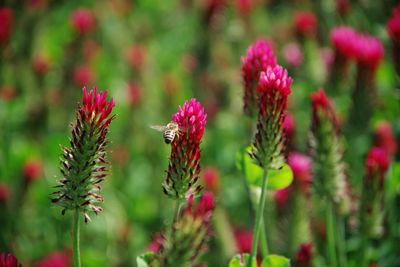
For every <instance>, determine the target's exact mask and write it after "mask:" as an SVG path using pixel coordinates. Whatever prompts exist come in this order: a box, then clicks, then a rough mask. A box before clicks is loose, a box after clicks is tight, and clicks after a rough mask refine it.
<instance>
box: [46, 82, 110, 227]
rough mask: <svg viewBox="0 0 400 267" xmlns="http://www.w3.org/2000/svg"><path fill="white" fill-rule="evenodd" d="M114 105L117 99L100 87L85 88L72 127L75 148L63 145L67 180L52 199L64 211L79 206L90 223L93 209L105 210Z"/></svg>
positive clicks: (62, 169) (63, 166) (63, 170)
mask: <svg viewBox="0 0 400 267" xmlns="http://www.w3.org/2000/svg"><path fill="white" fill-rule="evenodd" d="M114 106H115V103H114V100H111V101H107V92H97V89H96V88H94V89H93V90H90V91H89V92H87V91H86V88H83V97H82V104H81V105H79V107H78V111H77V113H76V121H75V124H74V125H73V126H72V138H71V140H70V145H71V147H69V148H67V147H64V148H63V157H62V159H61V169H60V170H61V173H62V175H63V179H61V180H60V181H59V185H58V186H57V188H58V189H59V190H58V191H56V192H54V193H53V195H55V197H54V198H53V199H52V201H53V203H56V204H58V205H60V206H61V207H62V208H63V211H62V213H63V214H64V212H65V211H66V210H72V209H79V210H80V211H82V212H83V213H84V216H85V221H86V222H88V221H89V220H90V218H89V215H88V214H87V212H88V211H89V210H92V211H93V212H95V213H96V214H98V213H99V212H100V211H101V208H100V207H98V206H97V203H98V202H101V201H103V197H102V196H101V195H99V194H98V192H99V191H100V189H101V187H100V183H101V182H102V181H103V180H104V179H105V177H106V176H107V172H108V161H107V160H106V146H107V143H108V141H107V139H106V137H107V133H108V127H109V125H110V123H111V121H112V120H113V119H114V116H111V111H112V109H113V108H114Z"/></svg>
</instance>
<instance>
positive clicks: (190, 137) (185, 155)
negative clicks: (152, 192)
mask: <svg viewBox="0 0 400 267" xmlns="http://www.w3.org/2000/svg"><path fill="white" fill-rule="evenodd" d="M206 119H207V115H206V114H205V113H204V109H203V107H202V106H201V105H200V103H199V102H197V101H196V100H195V99H191V100H190V101H189V102H185V104H184V105H183V108H181V107H179V108H178V112H177V113H175V114H174V115H173V116H172V121H173V122H174V123H176V124H177V125H178V128H179V132H178V134H177V136H176V137H175V138H174V139H173V141H172V143H171V156H170V161H169V166H168V170H167V176H166V178H165V181H164V183H163V188H164V192H165V193H166V194H167V195H168V196H171V197H174V198H178V199H184V198H185V197H186V196H187V195H188V193H193V192H191V191H192V190H193V191H194V193H196V192H199V191H200V190H201V186H200V185H197V182H198V179H199V175H200V143H201V139H202V137H203V134H204V128H205V126H206V123H207V121H206Z"/></svg>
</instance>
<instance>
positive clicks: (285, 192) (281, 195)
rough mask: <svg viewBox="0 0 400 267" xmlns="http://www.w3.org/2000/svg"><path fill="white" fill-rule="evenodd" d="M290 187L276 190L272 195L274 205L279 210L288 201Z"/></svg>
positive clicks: (290, 191)
mask: <svg viewBox="0 0 400 267" xmlns="http://www.w3.org/2000/svg"><path fill="white" fill-rule="evenodd" d="M292 191H293V189H292V187H286V188H284V189H280V190H277V191H276V192H275V195H274V199H275V205H276V207H277V208H278V209H279V210H282V209H284V208H285V207H286V204H287V203H288V201H289V197H290V194H291V193H292Z"/></svg>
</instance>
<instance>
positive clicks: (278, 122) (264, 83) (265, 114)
mask: <svg viewBox="0 0 400 267" xmlns="http://www.w3.org/2000/svg"><path fill="white" fill-rule="evenodd" d="M292 81H293V80H292V78H290V77H289V76H288V73H287V70H286V69H284V68H282V67H281V66H279V65H276V66H275V67H268V68H267V70H266V71H265V72H264V71H263V72H261V74H260V79H259V82H258V87H257V91H258V93H259V95H260V97H261V99H260V102H259V108H258V110H259V111H258V120H257V133H256V136H255V139H254V142H253V148H252V151H251V152H250V155H251V156H252V158H253V159H254V160H255V161H256V162H257V164H258V165H260V166H261V167H269V168H280V167H282V164H283V152H284V138H285V137H284V133H283V122H284V120H285V116H286V105H287V97H288V95H289V94H290V92H291V89H290V86H291V84H292ZM270 125H272V127H271V126H270ZM270 148H273V149H270Z"/></svg>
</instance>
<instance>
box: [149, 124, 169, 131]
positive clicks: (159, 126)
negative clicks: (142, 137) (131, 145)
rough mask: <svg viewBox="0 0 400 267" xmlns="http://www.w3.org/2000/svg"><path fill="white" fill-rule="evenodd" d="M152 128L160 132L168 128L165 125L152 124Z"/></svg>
mask: <svg viewBox="0 0 400 267" xmlns="http://www.w3.org/2000/svg"><path fill="white" fill-rule="evenodd" d="M150 128H151V129H154V130H156V131H159V132H164V131H165V130H166V129H167V127H166V126H165V125H150Z"/></svg>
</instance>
